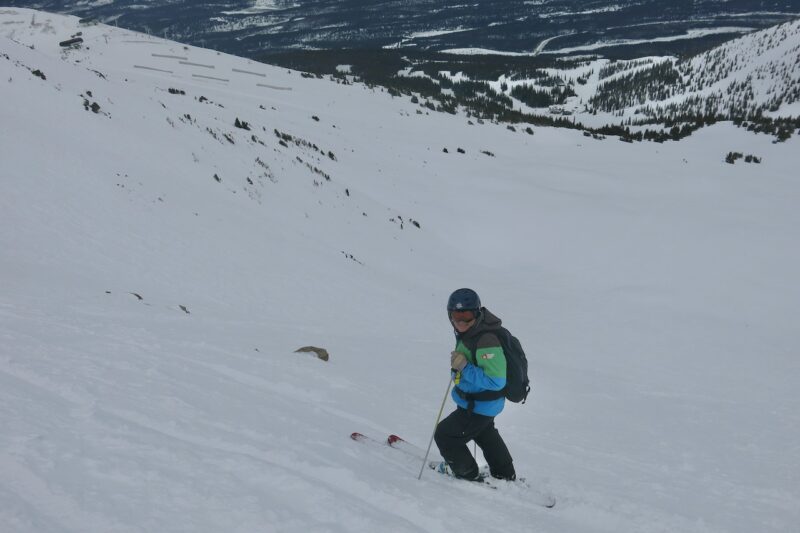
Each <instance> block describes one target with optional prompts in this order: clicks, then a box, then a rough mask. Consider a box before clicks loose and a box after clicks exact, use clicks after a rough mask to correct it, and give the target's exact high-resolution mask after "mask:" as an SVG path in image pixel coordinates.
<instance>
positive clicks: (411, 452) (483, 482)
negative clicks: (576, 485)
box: [350, 432, 556, 509]
mask: <svg viewBox="0 0 800 533" xmlns="http://www.w3.org/2000/svg"><path fill="white" fill-rule="evenodd" d="M350 438H351V439H353V440H354V441H356V442H360V443H362V444H366V445H368V446H371V447H376V448H383V449H386V448H392V449H394V450H397V451H400V452H402V453H403V455H404V456H408V457H412V458H414V459H416V460H418V461H422V460H424V458H425V450H423V449H422V448H420V447H419V446H416V445H414V444H412V443H410V442H408V441H407V440H405V439H403V438H402V437H399V436H397V435H394V434H392V435H389V436H388V437H387V438H386V439H385V440H382V439H380V440H379V439H375V438H373V437H370V436H368V435H364V434H363V433H359V432H354V433H352V434H351V435H350ZM441 463H442V461H428V468H430V469H431V470H433V471H435V472H436V473H438V474H441V475H443V476H447V477H449V478H451V479H453V480H458V481H465V480H459V479H458V478H456V477H454V476H452V474H450V473H448V472H446V471H442V470H441V469H440V468H439V465H440V464H441ZM465 482H466V483H475V484H476V485H480V486H485V487H487V488H490V489H493V490H502V491H506V490H514V491H519V489H523V490H524V492H525V495H526V496H525V497H526V498H527V499H528V500H529V501H533V503H535V504H536V505H540V506H542V507H546V508H547V509H552V508H553V507H555V505H556V499H555V497H554V496H553V495H552V494H551V493H549V492H543V491H540V490H538V489H535V488H533V487H532V486H531V485H530V484H529V483H528V482H527V481H526V480H525V478H517V480H516V481H503V480H499V479H494V478H493V477H492V476H491V475H490V474H489V471H488V469H487V467H484V469H483V470H482V471H481V478H480V480H478V481H465Z"/></svg>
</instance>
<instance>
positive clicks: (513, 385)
mask: <svg viewBox="0 0 800 533" xmlns="http://www.w3.org/2000/svg"><path fill="white" fill-rule="evenodd" d="M486 333H494V334H495V335H496V336H497V338H498V339H499V340H500V346H501V347H502V348H503V353H504V354H505V356H506V386H505V387H503V389H502V390H499V391H484V392H478V393H475V394H469V393H465V392H462V391H461V389H458V388H456V392H457V393H458V394H459V396H461V397H462V398H464V399H466V400H468V401H470V400H472V401H474V400H478V401H486V400H495V399H497V398H502V397H504V396H505V398H506V399H507V400H509V401H512V402H514V403H525V400H527V399H528V393H530V391H531V385H530V380H528V359H527V358H526V357H525V351H524V350H523V349H522V345H521V344H520V342H519V339H518V338H516V337H515V336H514V335H512V334H511V332H510V331H508V330H507V329H506V328H504V327H502V326H501V327H499V328H497V329H491V330H488V331H487V332H486ZM486 333H484V335H485V334H486ZM477 343H478V340H477V339H475V342H474V343H472V344H475V346H467V348H469V349H470V351H471V352H472V356H473V357H475V354H477V352H478V350H477Z"/></svg>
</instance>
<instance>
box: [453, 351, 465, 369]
mask: <svg viewBox="0 0 800 533" xmlns="http://www.w3.org/2000/svg"><path fill="white" fill-rule="evenodd" d="M465 366H467V358H466V357H465V356H464V354H463V353H461V352H451V353H450V368H452V369H453V370H457V371H459V372H461V371H462V370H464V367H465Z"/></svg>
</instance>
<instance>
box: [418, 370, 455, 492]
mask: <svg viewBox="0 0 800 533" xmlns="http://www.w3.org/2000/svg"><path fill="white" fill-rule="evenodd" d="M452 384H453V379H452V377H451V378H450V379H448V380H447V391H446V392H445V393H444V398H443V399H442V406H441V407H440V408H439V414H438V415H437V416H436V424H434V426H433V433H432V434H431V440H430V442H428V449H427V450H426V451H425V459H423V461H422V467H421V468H420V469H419V476H417V479H422V472H424V471H425V464H426V463H427V462H428V454H430V453H431V445H433V437H435V436H436V428H437V427H439V419H441V418H442V411H444V404H445V403H446V402H447V396H449V395H450V385H452Z"/></svg>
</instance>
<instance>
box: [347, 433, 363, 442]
mask: <svg viewBox="0 0 800 533" xmlns="http://www.w3.org/2000/svg"><path fill="white" fill-rule="evenodd" d="M350 438H351V439H353V440H358V439H363V438H364V435H362V434H361V433H359V432H358V431H356V432H355V433H352V434H351V435H350Z"/></svg>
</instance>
